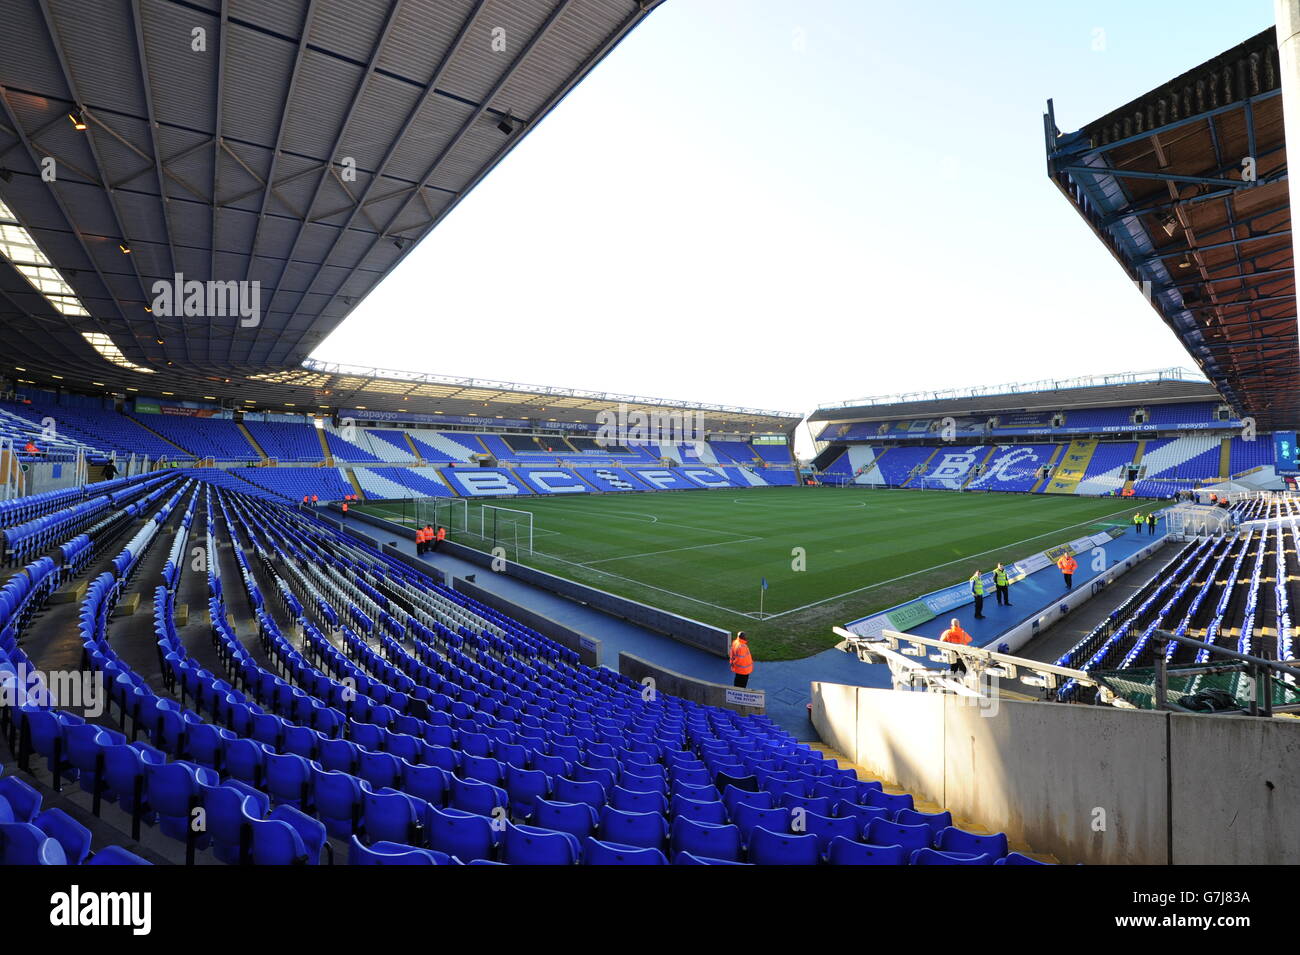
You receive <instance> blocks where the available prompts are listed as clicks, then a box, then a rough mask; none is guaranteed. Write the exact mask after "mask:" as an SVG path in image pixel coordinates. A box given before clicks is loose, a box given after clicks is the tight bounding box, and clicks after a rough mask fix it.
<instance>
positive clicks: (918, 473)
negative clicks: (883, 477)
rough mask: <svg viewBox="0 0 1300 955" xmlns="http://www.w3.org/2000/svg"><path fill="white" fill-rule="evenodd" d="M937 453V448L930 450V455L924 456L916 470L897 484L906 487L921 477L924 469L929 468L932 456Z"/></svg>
mask: <svg viewBox="0 0 1300 955" xmlns="http://www.w3.org/2000/svg"><path fill="white" fill-rule="evenodd" d="M938 453H939V449H938V448H935V449H934V450H933V451H931V452H930V456H929V457H928V458H926V459H925V460H924V461H922V462H921V463H920V465H918V466H917V468H916V470H915V471H913V472H912V473H911V474H909V475H908V476H907V480H906V481H904V482H903V483H902V484H900V485H898V486H899V487H907V486H908V485H909V484H911V483H912V482H913V481H915V480H916V479H917V478H918V477H921V476H922V475H923V474H925V472H926V471H928V470H930V462H931V461H933V460H934V456H935V455H936V454H938Z"/></svg>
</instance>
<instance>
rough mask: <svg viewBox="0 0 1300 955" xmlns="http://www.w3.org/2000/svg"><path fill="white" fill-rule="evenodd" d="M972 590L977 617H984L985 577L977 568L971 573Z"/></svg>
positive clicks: (980, 618)
mask: <svg viewBox="0 0 1300 955" xmlns="http://www.w3.org/2000/svg"><path fill="white" fill-rule="evenodd" d="M970 592H971V596H973V597H974V598H975V619H976V620H983V619H984V577H983V575H982V574H981V573H980V572H979V571H978V570H977V571H975V573H973V574H971V575H970Z"/></svg>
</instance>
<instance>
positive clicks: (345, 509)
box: [343, 501, 348, 514]
mask: <svg viewBox="0 0 1300 955" xmlns="http://www.w3.org/2000/svg"><path fill="white" fill-rule="evenodd" d="M347 512H348V502H347V501H344V502H343V513H344V514H346V513H347Z"/></svg>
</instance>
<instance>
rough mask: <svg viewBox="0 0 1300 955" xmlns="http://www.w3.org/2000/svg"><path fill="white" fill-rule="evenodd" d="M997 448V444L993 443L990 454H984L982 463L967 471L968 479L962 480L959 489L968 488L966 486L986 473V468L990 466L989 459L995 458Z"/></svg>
mask: <svg viewBox="0 0 1300 955" xmlns="http://www.w3.org/2000/svg"><path fill="white" fill-rule="evenodd" d="M997 450H998V449H997V446H996V445H993V446H992V447H990V448H989V451H988V454H986V455H984V457H983V459H982V460H981V461H980V463H979V464H978V465H977V466H976V467H973V468H971V469H970V471H968V472H967V474H966V479H965V480H964V481H962V482H961V487H960V488H958V490H959V491H964V490H965V489H966V486H967V485H968V484H970V482H971V481H973V480H975V479H976V478H977V477H981V476H982V475H983V474H984V469H985V468H986V467H988V463H989V461H991V460H992V459H993V455H994V454H995V453H997ZM977 472H978V473H977Z"/></svg>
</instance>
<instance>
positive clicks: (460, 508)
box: [415, 497, 470, 535]
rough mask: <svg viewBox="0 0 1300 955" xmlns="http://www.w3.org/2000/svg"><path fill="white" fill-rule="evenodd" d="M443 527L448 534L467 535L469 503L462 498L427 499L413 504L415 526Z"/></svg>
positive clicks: (468, 528)
mask: <svg viewBox="0 0 1300 955" xmlns="http://www.w3.org/2000/svg"><path fill="white" fill-rule="evenodd" d="M426 524H428V525H431V526H433V527H445V528H447V533H448V534H453V535H454V534H467V533H469V530H470V527H469V502H468V501H466V500H465V499H464V498H463V497H429V498H420V499H418V500H416V502H415V526H416V527H424V526H425V525H426Z"/></svg>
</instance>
